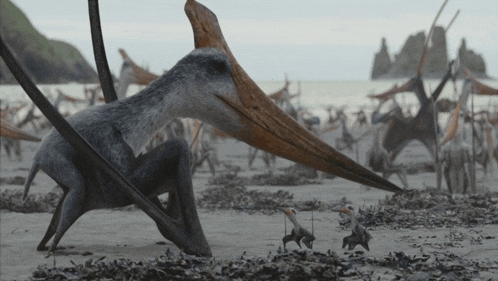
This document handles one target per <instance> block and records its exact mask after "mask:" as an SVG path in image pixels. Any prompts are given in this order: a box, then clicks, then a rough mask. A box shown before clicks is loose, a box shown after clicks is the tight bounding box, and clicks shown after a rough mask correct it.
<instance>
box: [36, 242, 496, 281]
mask: <svg viewBox="0 0 498 281" xmlns="http://www.w3.org/2000/svg"><path fill="white" fill-rule="evenodd" d="M73 264H74V263H73ZM497 268H498V264H497V263H496V262H477V261H472V260H467V259H464V258H462V257H459V256H456V255H454V254H451V253H447V252H431V254H430V255H422V256H421V257H417V256H409V255H405V254H404V253H403V252H395V253H389V254H388V255H387V256H385V257H383V258H373V257H367V256H365V255H364V254H363V252H361V251H357V252H355V253H352V254H348V256H346V257H344V258H340V257H338V256H337V255H336V254H335V253H333V252H332V253H331V252H330V251H328V252H327V253H320V252H312V251H293V252H281V251H278V253H276V254H271V252H270V253H269V254H268V256H267V257H247V256H245V255H244V254H242V256H240V257H239V258H234V259H227V260H216V259H215V258H199V257H194V256H189V255H183V254H180V255H179V256H176V255H174V254H172V253H171V252H170V251H169V250H168V251H167V252H166V253H165V254H164V255H161V256H160V257H156V258H155V259H154V260H149V261H132V260H128V259H119V260H113V261H105V260H104V258H100V259H98V260H95V261H94V260H92V259H90V260H87V261H86V262H85V263H84V264H74V266H72V267H59V268H48V267H46V266H40V267H38V269H37V270H36V271H35V272H34V273H33V278H32V280H40V281H41V280H68V279H69V280H338V279H346V278H347V280H373V279H377V278H379V277H380V276H382V279H386V278H387V279H389V280H471V279H472V280H480V273H482V272H485V271H496V269H497Z"/></svg>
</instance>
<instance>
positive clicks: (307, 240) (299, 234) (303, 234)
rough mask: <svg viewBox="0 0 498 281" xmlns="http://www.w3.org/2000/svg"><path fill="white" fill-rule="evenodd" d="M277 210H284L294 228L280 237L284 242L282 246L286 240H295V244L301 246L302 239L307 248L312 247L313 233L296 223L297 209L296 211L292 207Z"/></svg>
mask: <svg viewBox="0 0 498 281" xmlns="http://www.w3.org/2000/svg"><path fill="white" fill-rule="evenodd" d="M279 210H280V211H282V212H284V213H285V215H286V216H287V218H289V220H290V221H291V222H292V224H294V228H292V231H291V234H289V235H285V236H284V238H282V241H283V242H284V248H285V244H287V242H289V241H295V242H296V243H297V245H298V246H299V248H301V243H300V241H301V239H302V241H303V243H304V245H306V247H308V249H312V248H313V241H314V240H315V236H313V234H312V233H311V232H309V231H308V230H307V229H305V228H304V227H302V226H301V225H299V223H297V219H296V214H297V211H296V209H294V208H279Z"/></svg>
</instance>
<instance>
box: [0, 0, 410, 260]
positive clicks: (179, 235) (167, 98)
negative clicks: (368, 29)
mask: <svg viewBox="0 0 498 281" xmlns="http://www.w3.org/2000/svg"><path fill="white" fill-rule="evenodd" d="M95 6H96V1H92V0H90V1H89V7H90V11H91V14H92V11H93V13H95ZM97 7H98V6H97ZM96 10H97V18H98V9H96ZM185 12H186V14H187V16H188V18H189V20H190V23H191V24H192V28H193V31H194V41H195V48H196V49H195V50H194V51H192V52H191V53H189V54H188V55H186V56H185V57H184V58H183V59H181V60H180V61H179V62H178V63H177V64H176V65H175V66H174V67H173V68H172V69H171V70H170V71H168V73H166V74H164V75H163V76H161V77H160V78H158V79H157V80H155V81H154V82H153V83H152V84H150V85H149V86H148V87H147V88H145V89H144V90H142V91H141V92H140V93H138V94H136V95H134V96H132V97H129V98H126V99H123V100H118V101H116V95H115V92H114V89H113V87H112V80H111V79H110V75H109V73H107V74H103V75H101V73H102V72H108V67H106V66H104V67H102V65H101V64H100V62H102V61H105V63H104V65H105V64H106V60H105V55H102V54H105V52H102V50H103V42H102V38H100V43H99V40H95V41H94V42H96V46H97V47H95V46H94V50H96V61H97V63H98V65H99V75H101V84H102V89H103V92H104V94H105V95H106V101H107V102H108V103H107V104H105V105H101V106H95V107H93V108H88V109H85V110H83V111H81V112H79V113H77V114H75V115H73V116H71V117H69V118H68V122H66V121H65V120H64V119H63V118H62V117H60V115H58V114H57V112H53V111H52V108H51V107H50V104H49V103H48V102H46V100H43V98H42V97H39V96H38V93H39V90H37V89H36V87H35V86H34V84H32V83H31V81H29V79H28V78H27V76H26V75H25V74H24V73H22V70H21V69H20V67H19V66H18V65H17V64H16V62H15V59H14V58H13V56H12V55H11V54H10V52H9V50H8V48H7V47H6V45H5V44H4V43H3V41H2V40H1V38H0V55H1V56H2V57H3V58H4V60H5V62H6V64H7V65H8V66H9V68H10V69H11V71H12V73H13V74H14V76H15V77H16V78H17V80H18V81H19V82H20V84H22V85H23V88H24V89H25V90H26V91H27V93H28V95H30V97H32V99H33V100H34V101H35V103H37V105H38V104H39V107H40V110H41V111H42V112H43V113H44V114H46V115H47V118H49V120H51V122H53V123H54V127H55V128H56V129H57V131H55V130H54V131H52V132H51V133H50V135H49V136H47V137H46V138H45V139H44V141H43V143H42V145H41V147H40V150H39V151H38V153H37V155H36V157H35V162H34V164H33V168H32V170H31V171H30V175H29V176H28V179H27V183H26V191H27V188H29V183H30V181H31V180H32V178H33V177H34V175H35V172H36V171H37V170H38V169H43V170H44V171H45V172H46V173H47V174H48V175H49V176H50V177H52V178H53V179H54V180H55V181H56V182H58V183H59V184H60V185H61V186H62V188H63V190H64V195H63V198H62V199H61V201H60V203H59V205H58V207H57V209H56V212H55V214H54V217H53V218H52V221H51V223H50V225H49V228H48V230H47V233H46V234H45V237H44V238H43V239H42V241H41V242H40V244H39V246H38V249H40V250H41V249H44V248H45V244H46V243H47V242H48V240H50V238H51V237H52V236H54V240H53V242H52V244H51V246H50V251H54V250H55V249H56V246H57V243H58V242H59V241H60V239H61V238H62V236H63V234H64V233H65V231H66V230H67V229H68V228H69V227H70V226H71V224H72V223H73V222H74V221H75V220H76V219H77V218H78V217H79V216H81V215H82V214H83V213H85V212H86V211H88V210H91V209H95V208H106V207H116V206H122V205H128V204H131V203H135V204H137V205H138V206H139V207H140V208H141V209H142V210H144V211H145V212H146V213H147V214H148V215H149V216H150V217H151V218H152V219H153V220H154V221H155V222H156V224H157V226H158V228H159V231H160V232H161V234H162V235H163V236H164V237H165V238H167V239H169V240H171V241H172V242H173V243H175V244H176V245H177V246H178V247H179V248H180V249H182V250H183V251H185V252H186V253H189V254H197V255H203V256H209V255H211V250H210V247H209V245H208V243H207V241H206V239H205V236H204V233H203V230H202V227H201V225H200V222H199V219H198V215H197V210H196V207H195V199H194V195H193V188H192V180H191V175H190V166H189V153H188V147H187V146H186V144H185V142H184V141H180V140H176V141H169V142H166V143H164V144H163V145H161V146H159V147H157V148H156V149H154V150H153V151H151V152H150V153H145V154H140V153H141V151H142V148H143V146H144V145H145V143H146V142H147V141H148V138H150V137H151V136H152V135H153V133H154V132H155V130H157V129H158V128H160V127H161V126H163V125H164V124H165V123H166V122H167V121H168V120H170V119H171V118H174V117H192V118H197V119H200V120H203V121H206V122H207V123H210V124H212V125H213V126H216V127H218V128H219V129H221V130H223V131H224V132H226V133H227V134H229V135H231V136H233V137H235V138H237V139H239V140H242V141H244V142H246V143H248V144H250V145H252V146H255V147H257V148H259V149H263V150H265V151H268V152H271V153H274V154H276V155H278V156H281V157H284V158H287V159H289V160H292V161H295V162H298V163H301V164H304V165H307V166H310V167H313V168H316V169H319V170H322V171H324V172H328V173H331V174H335V175H337V176H340V177H343V178H346V179H348V180H351V181H354V182H358V183H361V184H365V185H369V186H372V187H376V188H379V189H383V190H387V191H392V192H399V191H402V190H401V189H400V188H399V187H397V186H396V185H394V184H392V183H391V182H389V181H387V180H385V179H384V178H382V177H380V176H378V175H377V174H375V173H373V172H371V171H370V170H368V169H366V168H364V167H363V166H361V165H359V164H357V163H356V162H354V161H353V160H351V159H349V158H348V157H346V156H344V155H342V154H341V153H339V152H337V151H335V150H334V149H333V148H331V147H330V146H329V145H327V144H325V143H324V142H322V141H321V140H320V139H319V138H317V137H316V136H314V135H313V134H312V133H310V132H309V131H307V130H306V129H305V128H303V127H301V126H300V125H299V124H298V123H296V121H294V120H293V119H292V118H291V117H290V116H288V115H287V114H286V113H284V112H283V111H282V110H281V109H279V108H278V106H277V105H275V103H273V102H272V101H271V100H270V99H269V98H268V97H267V96H266V95H265V94H264V93H263V91H262V90H261V89H260V88H259V87H258V86H257V85H256V83H254V81H253V80H252V79H251V78H250V77H249V76H248V75H247V74H246V73H245V71H244V70H243V69H242V67H241V66H240V65H239V64H238V63H237V61H236V60H235V58H234V56H233V55H232V53H231V52H230V49H229V48H228V45H227V44H226V42H225V39H224V38H223V35H222V33H221V29H220V27H219V24H218V21H217V19H216V16H215V15H214V13H212V12H211V11H210V10H208V9H207V8H206V7H204V6H203V5H201V4H199V3H197V2H196V1H193V0H188V1H187V3H186V5H185ZM91 18H92V17H91ZM92 24H93V23H92ZM92 26H93V25H92ZM99 32H100V30H99V31H97V34H98V33H99ZM97 37H99V36H97ZM99 48H100V49H101V50H99ZM106 77H107V78H106ZM71 126H72V127H71ZM78 133H79V136H78ZM81 137H82V138H81ZM95 151H97V152H98V153H97V152H95ZM99 153H100V154H99ZM164 192H172V196H171V197H170V202H169V204H168V208H166V209H163V208H162V206H161V204H160V203H159V200H158V199H157V196H158V195H159V194H161V193H164Z"/></svg>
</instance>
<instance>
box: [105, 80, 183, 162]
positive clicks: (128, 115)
mask: <svg viewBox="0 0 498 281" xmlns="http://www.w3.org/2000/svg"><path fill="white" fill-rule="evenodd" d="M162 78H163V77H161V78H160V79H158V81H156V82H154V83H152V84H151V85H150V86H149V87H147V88H145V89H144V90H142V91H140V92H139V93H137V94H136V95H134V96H131V97H128V98H126V99H123V100H120V101H118V102H117V103H116V106H115V108H113V110H117V111H119V112H120V114H119V116H121V118H118V119H117V120H116V121H115V122H116V123H115V125H116V127H117V129H118V130H119V131H120V132H121V134H122V135H123V139H124V140H125V142H126V143H127V144H128V145H129V146H130V147H131V148H132V150H133V152H134V154H135V156H138V155H139V154H140V153H142V152H143V148H144V146H145V145H146V144H147V143H148V142H149V140H150V139H151V138H152V137H153V136H154V134H155V133H156V132H157V131H158V130H159V129H161V128H162V127H164V126H165V125H166V124H167V123H168V122H169V121H170V120H171V119H173V118H175V117H176V116H178V112H177V111H178V109H179V108H180V107H181V106H180V104H179V102H178V99H179V96H181V95H179V93H178V91H177V90H175V87H174V84H171V83H164V82H165V81H163V80H164V79H162ZM175 98H176V99H175Z"/></svg>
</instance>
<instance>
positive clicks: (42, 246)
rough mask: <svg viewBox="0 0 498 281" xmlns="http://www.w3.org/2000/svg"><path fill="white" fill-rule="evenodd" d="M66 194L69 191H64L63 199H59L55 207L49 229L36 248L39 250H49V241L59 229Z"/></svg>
mask: <svg viewBox="0 0 498 281" xmlns="http://www.w3.org/2000/svg"><path fill="white" fill-rule="evenodd" d="M66 195H67V192H64V193H63V195H62V197H61V199H60V200H59V203H58V204H57V207H56V208H55V212H54V215H53V216H52V220H50V224H49V225H48V228H47V231H46V232H45V236H43V238H42V240H41V241H40V244H38V247H37V248H36V250H37V251H45V250H47V247H46V245H47V242H48V241H49V240H50V238H52V236H54V234H55V232H56V231H57V225H59V221H60V218H61V210H62V203H64V199H65V198H66Z"/></svg>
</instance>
